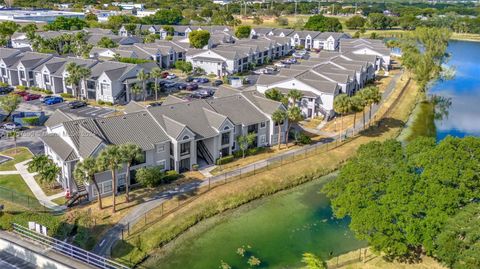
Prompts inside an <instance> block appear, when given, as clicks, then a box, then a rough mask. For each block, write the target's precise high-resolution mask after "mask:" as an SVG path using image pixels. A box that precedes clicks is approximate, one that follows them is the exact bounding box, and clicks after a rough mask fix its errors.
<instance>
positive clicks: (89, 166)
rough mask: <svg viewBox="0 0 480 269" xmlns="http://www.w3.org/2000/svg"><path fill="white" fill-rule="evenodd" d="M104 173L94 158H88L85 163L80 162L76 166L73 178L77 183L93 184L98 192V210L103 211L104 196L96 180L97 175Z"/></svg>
mask: <svg viewBox="0 0 480 269" xmlns="http://www.w3.org/2000/svg"><path fill="white" fill-rule="evenodd" d="M99 172H102V171H100V169H99V166H98V165H97V160H95V158H93V157H87V158H85V159H83V161H81V162H78V163H77V164H76V165H75V170H73V176H74V178H75V180H76V181H77V182H80V183H84V182H90V183H93V186H95V190H96V191H97V201H98V208H99V209H100V210H101V209H103V206H102V195H101V192H100V187H99V186H98V182H97V179H96V178H95V174H97V173H99Z"/></svg>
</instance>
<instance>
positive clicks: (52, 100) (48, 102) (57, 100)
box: [45, 96, 63, 106]
mask: <svg viewBox="0 0 480 269" xmlns="http://www.w3.org/2000/svg"><path fill="white" fill-rule="evenodd" d="M58 103H63V98H62V97H59V96H54V97H52V98H48V99H47V100H45V104H46V105H47V106H50V105H53V104H58Z"/></svg>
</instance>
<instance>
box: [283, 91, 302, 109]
mask: <svg viewBox="0 0 480 269" xmlns="http://www.w3.org/2000/svg"><path fill="white" fill-rule="evenodd" d="M287 97H288V98H289V99H292V103H293V106H296V105H297V101H298V100H300V99H302V97H303V93H302V92H301V91H299V90H296V89H293V90H290V91H289V92H288V93H287Z"/></svg>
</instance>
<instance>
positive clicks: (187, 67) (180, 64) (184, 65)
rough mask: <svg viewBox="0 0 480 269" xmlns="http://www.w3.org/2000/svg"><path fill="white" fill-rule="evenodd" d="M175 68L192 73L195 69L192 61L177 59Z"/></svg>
mask: <svg viewBox="0 0 480 269" xmlns="http://www.w3.org/2000/svg"><path fill="white" fill-rule="evenodd" d="M175 68H177V69H178V70H180V71H182V73H190V72H192V70H193V67H192V63H191V62H186V61H176V62H175Z"/></svg>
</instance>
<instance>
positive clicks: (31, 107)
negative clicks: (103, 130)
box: [18, 100, 115, 118]
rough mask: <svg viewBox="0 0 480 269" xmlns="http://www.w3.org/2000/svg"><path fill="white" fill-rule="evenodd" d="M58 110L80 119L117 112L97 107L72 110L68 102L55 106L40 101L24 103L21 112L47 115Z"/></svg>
mask: <svg viewBox="0 0 480 269" xmlns="http://www.w3.org/2000/svg"><path fill="white" fill-rule="evenodd" d="M57 109H60V110H62V111H64V112H68V113H71V114H74V115H76V116H78V117H83V118H87V117H97V118H98V117H100V118H103V117H106V116H108V115H110V114H112V113H113V112H114V111H115V110H114V109H113V108H106V107H95V106H85V107H81V108H76V109H71V108H69V107H68V103H67V102H63V103H58V104H53V105H45V104H43V103H42V102H41V101H40V100H33V101H28V102H22V103H21V104H20V108H19V109H18V110H19V111H22V110H23V111H44V112H46V113H47V114H50V113H48V112H53V111H55V110H57Z"/></svg>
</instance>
